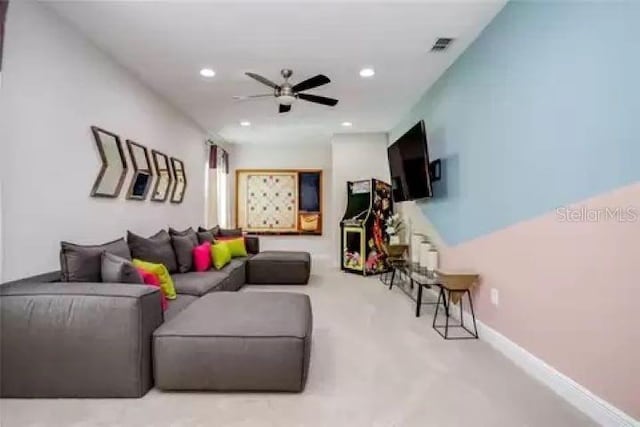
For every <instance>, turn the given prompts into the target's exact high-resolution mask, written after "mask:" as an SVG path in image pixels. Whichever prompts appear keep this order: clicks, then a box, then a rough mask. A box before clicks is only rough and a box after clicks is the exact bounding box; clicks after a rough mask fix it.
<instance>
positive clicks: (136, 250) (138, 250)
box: [127, 230, 178, 273]
mask: <svg viewBox="0 0 640 427" xmlns="http://www.w3.org/2000/svg"><path fill="white" fill-rule="evenodd" d="M127 242H128V243H129V248H130V249H131V256H133V258H137V259H141V260H145V261H148V262H153V263H159V264H164V265H165V267H167V269H168V270H169V273H175V272H176V271H178V263H177V262H176V254H175V252H174V251H173V246H171V236H169V233H167V232H166V231H165V230H160V231H159V232H157V233H156V234H154V235H153V236H151V237H149V238H144V237H142V236H138V235H137V234H134V233H132V232H130V231H127Z"/></svg>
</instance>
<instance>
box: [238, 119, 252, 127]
mask: <svg viewBox="0 0 640 427" xmlns="http://www.w3.org/2000/svg"><path fill="white" fill-rule="evenodd" d="M240 126H244V127H247V126H251V122H248V121H246V120H243V121H241V122H240Z"/></svg>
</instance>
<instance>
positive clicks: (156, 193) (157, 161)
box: [151, 150, 173, 202]
mask: <svg viewBox="0 0 640 427" xmlns="http://www.w3.org/2000/svg"><path fill="white" fill-rule="evenodd" d="M151 157H152V158H153V166H154V167H155V169H156V184H155V186H154V187H153V191H152V193H151V200H152V201H154V202H164V201H166V200H167V198H168V197H169V190H170V189H171V184H172V183H173V178H172V175H171V165H170V164H169V156H167V155H166V154H163V153H161V152H159V151H156V150H151Z"/></svg>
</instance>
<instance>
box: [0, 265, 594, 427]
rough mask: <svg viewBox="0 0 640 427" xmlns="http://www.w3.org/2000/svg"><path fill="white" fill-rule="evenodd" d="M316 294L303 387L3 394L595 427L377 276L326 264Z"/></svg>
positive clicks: (159, 413)
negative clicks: (418, 312)
mask: <svg viewBox="0 0 640 427" xmlns="http://www.w3.org/2000/svg"><path fill="white" fill-rule="evenodd" d="M273 289H275V290H278V291H283V290H287V291H294V292H304V293H308V294H309V295H310V296H311V301H312V304H313V311H314V333H313V351H312V358H311V368H310V372H309V381H308V383H307V388H306V390H305V391H304V393H302V394H247V393H237V394H216V393H164V392H160V391H157V390H152V391H151V392H149V393H148V394H147V395H146V396H145V397H144V398H142V399H87V400H78V399H34V400H22V399H20V400H18V399H4V400H2V401H0V425H1V426H2V427H18V426H64V427H80V426H82V427H84V426H135V427H140V426H172V427H192V426H225V427H226V426H229V427H241V426H261V427H262V426H265V427H266V426H274V427H285V426H348V427H359V426H363V427H364V426H366V427H374V426H375V427H378V426H379V427H391V426H397V427H401V426H407V427H409V426H420V427H424V426H434V427H447V426H465V427H466V426H487V427H499V426H505V427H516V426H544V427H555V426H558V427H570V426H580V427H585V426H590V425H593V423H592V422H591V421H590V420H589V419H588V418H587V417H585V416H584V415H582V413H580V412H578V411H577V410H576V409H574V408H573V407H572V406H570V405H569V404H567V403H566V402H564V401H563V400H562V399H561V398H559V397H558V396H556V395H555V394H554V393H553V392H552V391H550V390H549V389H547V388H546V387H545V386H543V385H541V384H540V383H538V382H536V381H535V380H533V379H531V378H530V377H528V376H527V375H526V374H525V373H524V372H523V371H521V370H520V369H518V368H517V367H516V366H514V365H513V364H512V363H511V362H509V361H508V360H507V359H506V358H505V357H503V356H502V355H501V354H499V353H497V352H496V351H494V350H493V349H492V348H490V347H489V346H488V345H487V344H485V343H483V342H482V341H444V340H443V339H442V338H440V336H439V335H438V334H437V333H436V332H435V331H434V330H433V329H431V314H432V311H431V310H432V309H431V307H430V306H425V307H424V310H423V316H422V317H420V318H418V319H417V318H415V317H414V313H413V305H412V304H411V302H410V301H409V300H408V299H407V298H406V297H405V296H404V295H402V294H401V293H400V291H398V290H394V291H388V290H387V289H386V288H384V287H383V286H382V285H381V284H380V283H379V282H378V281H377V279H376V278H369V279H364V278H361V277H358V276H354V275H350V274H345V273H341V272H339V271H337V270H333V269H329V268H324V267H319V268H316V269H315V270H314V274H313V276H312V280H311V283H310V284H309V286H306V287H255V286H254V287H247V288H245V291H248V292H253V291H255V290H260V291H264V290H273Z"/></svg>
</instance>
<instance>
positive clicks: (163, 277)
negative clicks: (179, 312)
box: [133, 259, 176, 299]
mask: <svg viewBox="0 0 640 427" xmlns="http://www.w3.org/2000/svg"><path fill="white" fill-rule="evenodd" d="M133 265H135V266H136V267H138V268H141V269H143V270H144V271H148V272H149V273H151V274H155V275H156V276H158V279H159V280H160V287H161V288H162V290H163V291H164V294H165V295H166V296H167V299H176V288H175V286H173V279H172V278H171V275H170V274H169V270H167V267H166V266H165V265H164V264H155V263H152V262H147V261H142V260H140V259H134V260H133Z"/></svg>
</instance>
